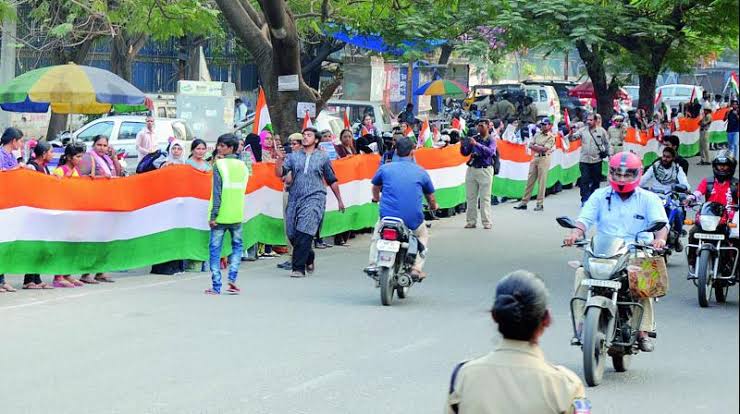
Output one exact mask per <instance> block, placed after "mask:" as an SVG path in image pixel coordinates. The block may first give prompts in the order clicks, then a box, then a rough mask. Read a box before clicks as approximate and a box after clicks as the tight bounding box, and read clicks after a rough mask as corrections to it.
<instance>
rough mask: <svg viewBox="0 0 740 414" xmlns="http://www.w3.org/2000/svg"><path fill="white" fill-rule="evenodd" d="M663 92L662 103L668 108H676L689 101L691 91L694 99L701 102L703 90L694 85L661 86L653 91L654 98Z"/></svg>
mask: <svg viewBox="0 0 740 414" xmlns="http://www.w3.org/2000/svg"><path fill="white" fill-rule="evenodd" d="M661 91H662V92H663V102H665V104H666V106H668V108H678V106H679V105H680V104H683V103H686V102H688V101H689V99H691V94H692V91H694V96H695V97H696V99H699V100H701V95H702V94H703V93H704V88H702V87H701V86H696V85H684V84H672V85H663V86H661V87H659V88H658V89H656V90H655V96H658V94H659V93H661Z"/></svg>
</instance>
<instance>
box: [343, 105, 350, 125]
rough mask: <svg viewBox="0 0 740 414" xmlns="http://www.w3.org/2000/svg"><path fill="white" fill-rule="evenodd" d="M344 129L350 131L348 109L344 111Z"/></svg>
mask: <svg viewBox="0 0 740 414" xmlns="http://www.w3.org/2000/svg"><path fill="white" fill-rule="evenodd" d="M344 129H352V122H350V120H349V107H347V108H346V109H345V110H344Z"/></svg>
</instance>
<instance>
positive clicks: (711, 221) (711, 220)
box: [699, 216, 720, 231]
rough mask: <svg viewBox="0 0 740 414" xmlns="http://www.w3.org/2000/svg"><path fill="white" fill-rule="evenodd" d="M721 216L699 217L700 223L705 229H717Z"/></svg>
mask: <svg viewBox="0 0 740 414" xmlns="http://www.w3.org/2000/svg"><path fill="white" fill-rule="evenodd" d="M719 221H720V218H719V217H717V216H701V217H700V218H699V225H700V226H701V229H702V230H704V231H715V230H717V226H719Z"/></svg>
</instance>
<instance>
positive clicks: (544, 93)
mask: <svg viewBox="0 0 740 414" xmlns="http://www.w3.org/2000/svg"><path fill="white" fill-rule="evenodd" d="M540 102H547V91H546V90H544V89H540Z"/></svg>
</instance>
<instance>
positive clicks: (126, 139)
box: [72, 115, 193, 158]
mask: <svg viewBox="0 0 740 414" xmlns="http://www.w3.org/2000/svg"><path fill="white" fill-rule="evenodd" d="M144 128H146V117H144V116H134V115H131V116H128V115H116V116H107V117H103V118H98V119H96V120H94V121H92V122H88V123H87V124H85V125H83V126H82V127H81V128H80V129H78V130H77V131H75V132H73V133H72V139H73V140H74V141H81V142H84V143H85V145H86V146H87V147H88V148H90V147H91V146H92V140H93V138H94V137H95V136H97V135H105V136H107V137H108V143H109V144H110V145H112V146H113V147H114V148H115V149H116V150H117V151H118V150H121V149H123V150H125V151H126V158H136V157H137V156H138V154H137V152H136V135H137V134H138V133H139V131H141V130H142V129H144ZM154 134H155V136H156V137H157V141H158V143H159V147H160V148H161V149H162V150H164V149H166V148H167V144H168V140H169V138H170V137H175V138H176V139H178V140H180V141H183V145H185V147H186V148H183V150H185V153H186V154H188V153H189V152H190V145H189V142H190V141H192V140H193V131H192V130H191V129H190V126H188V124H187V122H186V121H184V120H182V119H172V118H155V119H154Z"/></svg>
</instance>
